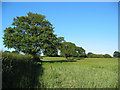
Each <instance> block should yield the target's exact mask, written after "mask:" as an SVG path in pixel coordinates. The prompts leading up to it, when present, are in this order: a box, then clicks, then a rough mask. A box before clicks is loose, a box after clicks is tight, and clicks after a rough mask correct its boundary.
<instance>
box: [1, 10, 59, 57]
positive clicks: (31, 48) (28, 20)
mask: <svg viewBox="0 0 120 90" xmlns="http://www.w3.org/2000/svg"><path fill="white" fill-rule="evenodd" d="M12 25H13V26H11V27H8V28H6V29H5V30H4V33H5V34H4V37H3V39H4V41H3V42H4V45H5V47H8V48H14V49H15V50H16V51H21V52H24V53H28V54H31V55H33V57H34V58H36V56H37V54H39V53H40V52H41V51H42V50H43V49H45V48H46V47H49V46H55V45H56V43H57V38H56V35H55V34H54V33H53V29H54V27H53V25H52V24H51V23H50V22H49V21H48V20H46V19H45V16H44V15H40V14H37V13H31V12H29V13H28V14H27V16H21V17H16V18H14V19H13V23H12ZM37 59H38V58H37Z"/></svg>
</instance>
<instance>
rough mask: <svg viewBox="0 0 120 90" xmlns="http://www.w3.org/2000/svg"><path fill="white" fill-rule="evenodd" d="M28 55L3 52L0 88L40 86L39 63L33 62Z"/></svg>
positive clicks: (41, 71) (40, 73)
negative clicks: (0, 83) (0, 85)
mask: <svg viewBox="0 0 120 90" xmlns="http://www.w3.org/2000/svg"><path fill="white" fill-rule="evenodd" d="M32 61H33V60H32V58H31V56H29V55H20V54H15V53H7V52H3V54H2V88H3V89H4V88H40V87H41V86H42V83H41V82H40V80H39V78H40V77H41V76H42V74H43V68H42V66H41V64H39V65H38V64H34V63H33V62H32Z"/></svg>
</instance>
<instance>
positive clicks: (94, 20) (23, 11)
mask: <svg viewBox="0 0 120 90" xmlns="http://www.w3.org/2000/svg"><path fill="white" fill-rule="evenodd" d="M29 11H30V12H33V13H38V14H42V15H45V16H46V19H47V20H49V21H50V22H51V23H52V24H53V26H54V27H55V29H54V33H55V34H57V35H58V36H62V37H64V38H65V40H66V41H68V42H73V43H75V44H76V45H77V46H79V47H83V48H84V49H85V50H86V53H88V52H93V53H96V54H105V53H108V54H110V55H112V54H113V52H114V51H115V50H118V3H117V2H59V3H55V2H34V3H33V2H32V3H30V2H23V3H22V2H18V3H17V2H3V3H2V30H4V29H5V28H6V27H9V26H11V24H12V22H13V18H14V17H16V16H26V15H27V13H28V12H29ZM3 34H4V33H3V32H2V36H3ZM0 42H2V41H0ZM1 46H2V44H1ZM0 49H1V48H0ZM3 50H7V48H4V47H3ZM10 50H13V49H10Z"/></svg>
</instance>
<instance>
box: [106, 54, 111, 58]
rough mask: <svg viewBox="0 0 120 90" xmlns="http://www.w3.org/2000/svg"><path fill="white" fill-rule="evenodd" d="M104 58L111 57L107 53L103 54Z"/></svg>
mask: <svg viewBox="0 0 120 90" xmlns="http://www.w3.org/2000/svg"><path fill="white" fill-rule="evenodd" d="M104 58H112V56H110V55H109V54H105V55H104Z"/></svg>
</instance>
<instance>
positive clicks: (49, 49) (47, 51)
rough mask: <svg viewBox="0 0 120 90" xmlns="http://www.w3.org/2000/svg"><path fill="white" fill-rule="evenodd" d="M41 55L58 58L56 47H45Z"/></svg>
mask: <svg viewBox="0 0 120 90" xmlns="http://www.w3.org/2000/svg"><path fill="white" fill-rule="evenodd" d="M43 54H44V55H45V56H49V57H56V56H58V50H57V48H56V46H51V47H46V48H45V50H44V52H43Z"/></svg>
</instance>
